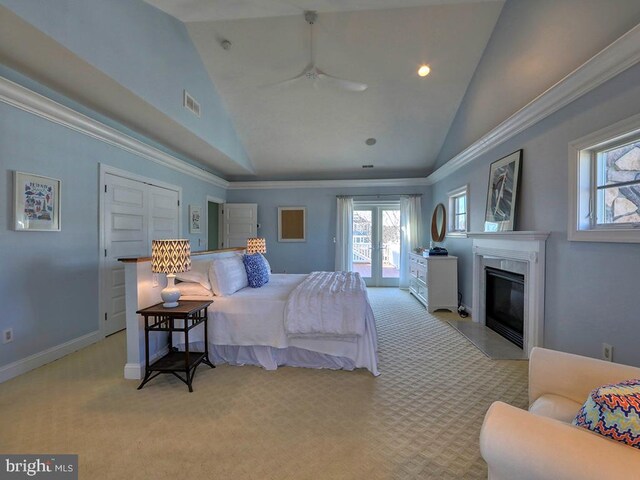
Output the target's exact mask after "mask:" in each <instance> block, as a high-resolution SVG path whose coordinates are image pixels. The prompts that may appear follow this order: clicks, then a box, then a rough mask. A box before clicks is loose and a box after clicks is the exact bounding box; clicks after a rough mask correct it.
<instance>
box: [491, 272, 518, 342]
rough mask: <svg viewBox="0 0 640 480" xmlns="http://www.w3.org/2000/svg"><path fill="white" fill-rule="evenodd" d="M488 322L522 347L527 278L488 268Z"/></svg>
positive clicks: (498, 331)
mask: <svg viewBox="0 0 640 480" xmlns="http://www.w3.org/2000/svg"><path fill="white" fill-rule="evenodd" d="M485 294H486V299H485V306H486V311H485V315H486V316H485V323H486V325H487V327H489V328H490V329H492V330H494V331H495V332H497V333H499V334H500V335H502V336H503V337H504V338H506V339H507V340H509V341H510V342H512V343H514V344H516V345H517V346H518V347H520V348H522V347H523V340H524V336H523V334H524V275H521V274H519V273H514V272H509V271H506V270H501V269H498V268H493V267H485Z"/></svg>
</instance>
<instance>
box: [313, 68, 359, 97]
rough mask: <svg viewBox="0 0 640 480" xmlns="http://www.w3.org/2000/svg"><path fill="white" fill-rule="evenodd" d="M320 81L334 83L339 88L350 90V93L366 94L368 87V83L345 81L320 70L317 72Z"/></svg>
mask: <svg viewBox="0 0 640 480" xmlns="http://www.w3.org/2000/svg"><path fill="white" fill-rule="evenodd" d="M317 74H318V79H320V80H323V81H325V82H327V83H329V82H330V83H332V84H333V85H335V86H336V87H338V88H342V89H343V90H349V91H350V92H364V91H365V90H366V89H367V88H368V85H367V84H366V83H360V82H352V81H351V80H344V79H342V78H338V77H334V76H332V75H329V74H327V73H324V72H322V71H320V70H317Z"/></svg>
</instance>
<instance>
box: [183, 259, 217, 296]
mask: <svg viewBox="0 0 640 480" xmlns="http://www.w3.org/2000/svg"><path fill="white" fill-rule="evenodd" d="M209 263H211V262H210V261H209V260H207V261H205V262H202V261H201V262H191V270H189V271H188V272H180V273H176V279H177V280H180V281H182V282H196V283H199V284H200V285H202V286H203V287H204V288H206V289H207V290H211V283H210V282H209Z"/></svg>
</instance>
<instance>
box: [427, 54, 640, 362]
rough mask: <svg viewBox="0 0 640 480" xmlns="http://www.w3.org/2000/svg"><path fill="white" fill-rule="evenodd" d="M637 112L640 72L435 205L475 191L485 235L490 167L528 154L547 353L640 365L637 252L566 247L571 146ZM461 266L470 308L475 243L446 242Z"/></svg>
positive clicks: (476, 165) (526, 195)
mask: <svg viewBox="0 0 640 480" xmlns="http://www.w3.org/2000/svg"><path fill="white" fill-rule="evenodd" d="M638 112H640V65H636V66H635V67H632V68H631V69H629V70H628V71H626V72H624V73H622V74H621V75H619V76H617V77H616V78H614V79H612V80H610V81H609V82H607V83H605V84H604V85H602V86H600V87H599V88H597V89H596V90H594V91H592V92H590V93H589V94H587V95H586V96H584V97H582V98H580V99H578V100H576V101H575V102H573V103H571V104H570V105H568V106H567V107H565V108H563V109H561V110H560V111H558V112H557V113H555V114H553V115H552V116H550V117H548V118H547V119H545V120H543V121H542V122H540V123H538V124H537V125H535V126H534V127H531V128H529V129H528V130H526V131H524V132H523V133H521V134H520V135H518V136H517V137H515V138H513V139H511V140H510V141H508V142H506V143H505V144H503V145H500V146H499V147H497V148H495V149H494V150H493V151H491V152H489V153H487V154H485V155H482V156H481V157H480V158H478V159H477V160H476V161H474V162H473V163H472V164H470V165H468V166H467V167H465V168H464V169H462V170H459V171H457V172H456V173H455V174H453V175H450V176H449V177H447V178H446V179H444V180H442V181H441V182H439V183H437V184H436V185H434V187H433V201H434V202H441V201H442V202H444V201H446V198H447V197H446V192H447V191H449V190H451V189H453V188H456V187H459V186H461V185H464V184H466V183H468V184H469V185H470V202H469V206H470V222H471V228H470V229H471V231H482V230H483V219H484V213H485V202H486V198H487V197H486V195H487V184H488V177H489V165H490V163H491V162H493V161H494V160H497V159H498V158H501V157H503V156H505V155H507V154H509V153H511V152H513V151H515V150H517V149H520V148H522V149H524V157H523V158H524V160H523V169H522V183H521V188H520V191H519V211H518V214H517V220H518V224H517V229H518V230H543V231H551V232H552V233H551V236H550V238H549V240H548V241H547V263H546V269H547V271H546V292H545V303H546V305H545V328H544V342H545V346H546V347H549V348H555V349H559V350H564V351H568V352H573V353H578V354H583V355H589V356H592V357H598V358H599V357H600V353H601V348H602V343H603V342H607V343H609V344H611V345H613V346H614V360H615V361H616V362H620V363H628V364H633V365H638V366H640V349H639V348H638V341H639V339H640V321H639V319H638V306H637V303H638V302H637V297H638V272H640V245H638V244H614V243H582V242H569V241H567V221H568V192H567V189H568V182H569V179H568V175H569V171H568V163H569V162H568V153H567V152H568V144H569V142H570V141H572V140H575V139H578V138H580V137H582V136H584V135H587V134H589V133H591V132H594V131H597V130H599V129H601V128H604V127H606V126H608V125H611V124H613V123H615V122H617V121H619V120H622V119H624V118H627V117H630V116H632V115H634V114H637V113H638ZM446 246H447V247H448V248H449V251H450V252H451V253H453V254H455V255H457V256H458V257H459V258H460V260H459V278H460V289H461V290H462V293H463V301H464V303H466V304H467V305H470V304H471V287H472V278H471V277H472V259H471V240H470V239H464V240H452V239H448V240H447V241H446Z"/></svg>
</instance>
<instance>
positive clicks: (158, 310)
mask: <svg viewBox="0 0 640 480" xmlns="http://www.w3.org/2000/svg"><path fill="white" fill-rule="evenodd" d="M212 303H213V301H211V300H207V301H199V300H181V301H180V304H179V305H178V306H177V307H174V308H165V307H163V306H162V303H158V304H157V305H153V306H151V307H147V308H143V309H142V310H138V311H137V312H136V313H138V314H140V315H142V316H143V317H144V348H145V360H146V366H145V374H144V379H143V380H142V383H141V384H140V386H139V387H138V390H140V389H141V388H142V387H144V385H145V384H146V383H147V382H148V381H149V380H151V379H153V378H155V377H157V376H158V375H160V374H161V373H171V374H173V375H174V376H176V377H178V378H179V379H180V380H182V381H183V382H184V383H186V384H187V387H189V391H190V392H193V388H192V386H191V383H192V382H193V377H194V376H195V374H196V368H198V365H200V363H206V364H207V365H209V366H210V367H211V368H215V366H214V365H213V364H212V363H211V362H210V361H209V346H208V345H209V342H208V337H207V308H208V307H209V305H211V304H212ZM176 320H182V322H179V323H181V326H176ZM201 323H203V324H204V352H191V351H189V331H190V330H191V329H193V328H195V327H197V326H198V325H200V324H201ZM149 332H169V353H167V354H166V355H164V356H163V357H161V358H159V359H158V360H156V361H155V362H153V363H152V364H149ZM173 332H182V333H184V344H185V349H184V352H180V351H178V350H177V349H175V348H174V347H173V338H172V337H173V336H172V333H173ZM180 372H181V373H184V374H185V378H182V377H181V376H180V375H178V373H180Z"/></svg>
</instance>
